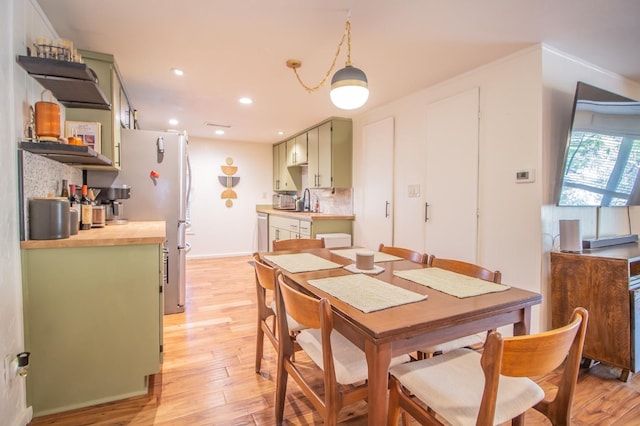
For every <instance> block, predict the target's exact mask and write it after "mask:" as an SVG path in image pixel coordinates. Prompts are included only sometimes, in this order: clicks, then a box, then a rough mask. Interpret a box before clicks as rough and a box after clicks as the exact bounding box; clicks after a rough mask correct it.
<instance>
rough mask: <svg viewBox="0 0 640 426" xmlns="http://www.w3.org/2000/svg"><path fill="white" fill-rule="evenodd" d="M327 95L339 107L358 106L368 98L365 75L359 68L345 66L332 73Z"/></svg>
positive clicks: (350, 107) (354, 107)
mask: <svg viewBox="0 0 640 426" xmlns="http://www.w3.org/2000/svg"><path fill="white" fill-rule="evenodd" d="M329 96H330V97H331V102H333V104H334V105H335V106H337V107H338V108H340V109H347V110H349V109H356V108H360V107H361V106H362V105H364V104H365V103H366V102H367V99H369V85H368V82H367V76H366V75H365V73H364V72H363V71H362V70H361V69H359V68H355V67H353V66H351V65H347V66H345V67H344V68H342V69H340V70H338V71H336V73H335V74H334V75H333V78H332V79H331V93H330V94H329Z"/></svg>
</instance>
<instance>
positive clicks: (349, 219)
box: [256, 207, 354, 251]
mask: <svg viewBox="0 0 640 426" xmlns="http://www.w3.org/2000/svg"><path fill="white" fill-rule="evenodd" d="M256 211H257V212H258V213H265V214H267V215H269V216H268V219H267V220H268V224H269V231H268V238H269V250H270V251H271V250H272V249H273V247H272V244H273V241H274V240H288V239H291V238H316V235H318V234H331V233H342V234H349V235H352V233H353V231H352V228H353V220H354V216H353V215H339V214H331V213H314V212H294V211H289V210H277V209H272V208H268V207H257V208H256Z"/></svg>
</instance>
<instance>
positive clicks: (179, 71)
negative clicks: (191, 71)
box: [171, 68, 184, 77]
mask: <svg viewBox="0 0 640 426" xmlns="http://www.w3.org/2000/svg"><path fill="white" fill-rule="evenodd" d="M171 72H172V73H173V75H177V76H180V77H182V76H183V75H184V71H182V70H181V69H179V68H171Z"/></svg>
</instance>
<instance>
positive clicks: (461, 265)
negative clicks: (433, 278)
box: [418, 255, 502, 359]
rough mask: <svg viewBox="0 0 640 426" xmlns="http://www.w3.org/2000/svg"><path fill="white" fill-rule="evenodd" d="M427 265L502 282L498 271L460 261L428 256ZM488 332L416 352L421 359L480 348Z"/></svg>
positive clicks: (498, 282)
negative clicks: (455, 350) (463, 349)
mask: <svg viewBox="0 0 640 426" xmlns="http://www.w3.org/2000/svg"><path fill="white" fill-rule="evenodd" d="M427 264H428V265H429V266H430V267H434V268H440V269H446V270H447V271H451V272H456V273H458V274H462V275H466V276H468V277H473V278H478V279H481V280H484V281H490V282H493V283H496V284H500V282H501V280H502V273H501V272H500V271H492V270H490V269H487V268H485V267H483V266H480V265H476V264H475V263H469V262H464V261H461V260H455V259H445V258H439V257H436V256H434V255H431V256H429V260H428V262H427ZM490 332H491V330H489V331H487V332H486V333H478V334H472V335H470V336H465V337H461V338H458V339H454V340H450V341H448V342H445V343H441V344H438V345H434V346H430V347H428V348H424V349H422V350H420V351H419V352H418V358H419V359H422V358H425V357H428V356H431V355H433V354H439V353H443V352H448V351H450V350H452V349H457V348H464V347H470V348H473V347H478V346H482V345H483V344H484V342H485V339H486V337H487V335H488V334H489V333H490Z"/></svg>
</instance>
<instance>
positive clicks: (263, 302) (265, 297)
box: [253, 253, 304, 373]
mask: <svg viewBox="0 0 640 426" xmlns="http://www.w3.org/2000/svg"><path fill="white" fill-rule="evenodd" d="M253 267H254V269H255V276H256V295H257V306H258V329H257V333H256V365H255V369H256V373H260V366H261V364H262V357H263V353H264V338H265V336H266V337H267V338H268V339H269V341H270V342H271V344H272V345H273V347H274V348H275V349H276V351H277V350H278V338H277V335H276V334H277V333H276V314H275V312H276V301H275V298H274V297H275V282H276V272H275V270H274V268H272V267H271V266H269V265H267V264H265V263H263V262H262V260H261V259H260V256H259V255H258V254H257V253H254V254H253ZM288 321H289V330H290V332H291V333H292V334H291V336H292V338H294V337H295V334H297V333H298V332H299V331H300V330H302V329H303V328H304V327H302V326H301V325H300V324H298V323H297V322H295V321H294V320H293V319H291V318H288ZM269 322H271V325H269Z"/></svg>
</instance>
